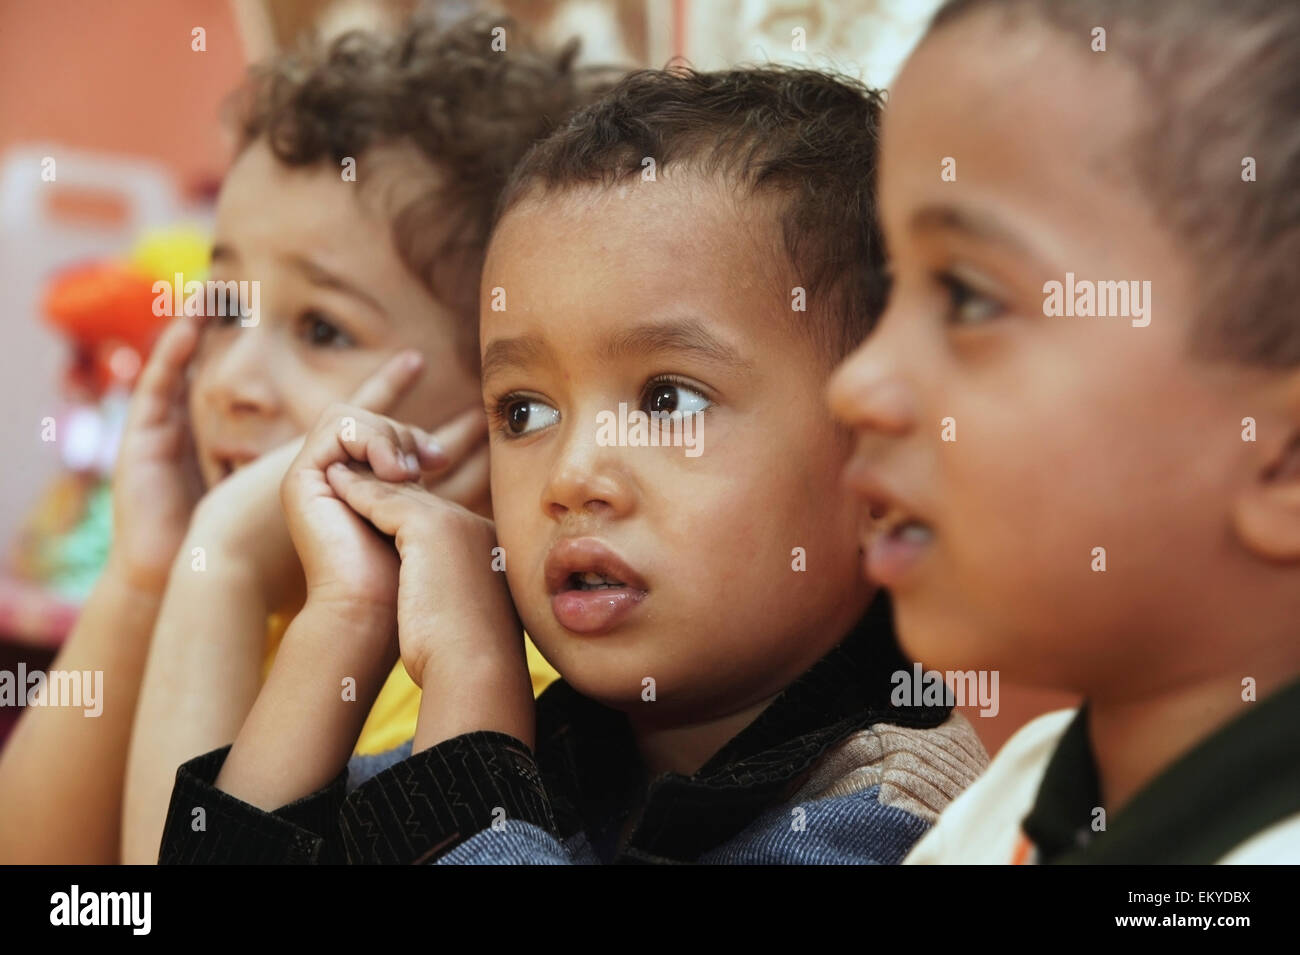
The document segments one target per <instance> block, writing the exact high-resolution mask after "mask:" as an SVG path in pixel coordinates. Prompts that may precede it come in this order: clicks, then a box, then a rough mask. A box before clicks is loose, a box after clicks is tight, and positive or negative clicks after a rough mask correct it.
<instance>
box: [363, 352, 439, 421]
mask: <svg viewBox="0 0 1300 955" xmlns="http://www.w3.org/2000/svg"><path fill="white" fill-rule="evenodd" d="M423 370H424V356H423V355H421V354H420V353H419V352H418V351H412V350H409V349H408V350H407V351H404V352H402V353H401V354H399V355H394V356H393V357H392V358H390V359H389V360H388V361H386V362H384V364H383V365H381V366H380V368H379V370H378V371H376V372H375V373H374V374H373V375H371V376H370V377H369V378H367V379H366V380H365V381H364V382H362V383H361V387H360V388H358V389H357V390H356V391H355V392H354V393H353V395H352V398H351V400H350V401H349V402H348V403H349V404H353V405H356V406H357V407H358V408H365V409H366V410H367V411H374V412H377V413H378V414H386V413H387V412H388V411H390V410H392V408H393V407H394V406H395V405H396V404H397V402H398V401H399V400H401V398H402V396H403V395H405V394H406V393H407V392H408V391H410V390H411V386H412V385H414V384H415V382H416V381H418V380H419V378H420V374H421V372H422V371H423Z"/></svg>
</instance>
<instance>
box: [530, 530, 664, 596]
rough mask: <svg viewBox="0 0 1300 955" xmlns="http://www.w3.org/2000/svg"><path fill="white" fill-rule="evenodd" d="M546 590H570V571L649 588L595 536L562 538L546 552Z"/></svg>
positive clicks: (553, 593)
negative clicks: (599, 575) (601, 576)
mask: <svg viewBox="0 0 1300 955" xmlns="http://www.w3.org/2000/svg"><path fill="white" fill-rule="evenodd" d="M544 571H545V574H546V590H547V592H548V593H550V594H551V595H552V596H554V595H555V594H558V593H560V592H562V591H564V590H568V589H569V586H568V584H569V578H570V577H571V576H572V575H573V574H585V573H593V574H601V575H603V576H605V577H611V578H613V579H614V580H620V581H622V582H623V583H624V584H626V585H627V586H628V587H631V588H632V589H633V590H649V589H650V588H649V587H647V586H646V582H645V579H644V578H643V577H642V576H641V575H640V574H638V573H637V572H636V571H635V570H633V569H632V568H631V567H630V566H629V565H628V563H627V562H626V561H625V560H623V558H621V557H619V556H618V554H616V553H614V552H613V551H612V550H610V549H609V548H608V547H606V546H605V544H604V543H602V542H601V541H599V540H597V539H596V538H594V537H563V538H561V539H560V540H558V541H556V542H555V543H554V544H552V545H551V551H550V553H549V554H547V555H546V565H545V568H544Z"/></svg>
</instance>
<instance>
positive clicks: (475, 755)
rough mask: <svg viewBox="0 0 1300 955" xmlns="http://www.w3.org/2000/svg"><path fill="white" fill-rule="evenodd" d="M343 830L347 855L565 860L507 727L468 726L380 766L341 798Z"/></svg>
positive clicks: (534, 777)
mask: <svg viewBox="0 0 1300 955" xmlns="http://www.w3.org/2000/svg"><path fill="white" fill-rule="evenodd" d="M339 830H340V836H341V839H342V842H343V849H344V851H345V852H346V854H347V857H348V861H350V862H359V863H388V864H415V863H431V862H440V861H447V862H452V861H456V862H484V863H486V862H512V863H549V864H557V863H558V864H566V863H567V862H568V861H570V860H569V858H568V856H567V854H566V853H565V850H564V848H563V846H562V845H561V843H560V840H559V833H558V831H557V829H556V825H555V819H554V815H553V812H552V809H551V803H550V799H549V797H548V796H547V794H546V790H545V787H544V786H543V785H542V780H541V773H540V772H539V771H538V768H537V763H536V761H535V760H534V758H533V754H532V752H531V751H530V750H529V749H528V747H527V746H525V745H524V744H523V743H522V742H521V741H520V740H517V739H515V738H514V737H512V736H507V735H505V734H503V733H492V732H474V733H466V734H464V735H461V736H457V737H454V738H452V739H449V740H446V741H444V742H442V743H439V744H438V745H437V746H433V747H431V748H429V749H426V750H424V751H422V752H419V753H416V754H415V755H414V756H411V757H409V758H407V759H405V760H403V761H402V762H400V763H398V764H397V765H395V766H392V767H390V768H389V769H386V770H384V771H383V772H381V773H378V774H377V775H375V776H374V777H372V778H371V779H369V780H367V781H366V782H364V783H362V784H361V785H360V786H359V787H357V789H356V790H355V791H353V792H352V793H351V795H349V796H347V798H346V799H345V800H344V802H343V807H342V811H341V813H340V818H339ZM449 855H450V857H449Z"/></svg>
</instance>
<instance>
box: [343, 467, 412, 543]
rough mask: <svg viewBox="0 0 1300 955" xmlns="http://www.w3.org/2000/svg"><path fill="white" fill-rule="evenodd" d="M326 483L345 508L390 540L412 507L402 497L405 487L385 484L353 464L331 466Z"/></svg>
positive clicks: (404, 495)
mask: <svg viewBox="0 0 1300 955" xmlns="http://www.w3.org/2000/svg"><path fill="white" fill-rule="evenodd" d="M325 479H326V480H327V481H329V484H330V488H331V489H332V490H333V491H334V493H335V494H336V495H338V497H339V499H340V500H342V501H343V503H344V504H346V505H347V506H348V507H350V508H352V510H354V511H356V512H357V513H358V514H360V515H361V516H362V517H364V518H365V519H366V520H368V521H369V522H370V523H371V524H373V525H374V526H375V528H376V529H377V530H378V531H379V532H380V533H383V534H387V535H388V536H389V537H395V536H396V535H397V532H398V530H399V529H400V528H401V526H402V521H403V518H404V516H405V515H406V513H407V510H408V508H409V507H411V506H412V505H413V504H414V503H415V502H414V501H413V500H411V499H410V498H409V497H408V496H407V495H406V494H405V486H404V485H399V484H390V483H387V482H385V481H383V480H380V479H378V475H371V474H366V473H365V472H364V471H363V470H362V469H360V468H358V467H357V466H356V465H355V464H354V465H347V464H341V463H336V464H331V465H330V466H329V467H328V468H327V469H326V470H325Z"/></svg>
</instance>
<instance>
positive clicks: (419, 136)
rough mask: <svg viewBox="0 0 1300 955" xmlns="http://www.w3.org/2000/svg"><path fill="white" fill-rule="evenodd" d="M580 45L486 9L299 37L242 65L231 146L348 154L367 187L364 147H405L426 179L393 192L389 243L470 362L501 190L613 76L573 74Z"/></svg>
mask: <svg viewBox="0 0 1300 955" xmlns="http://www.w3.org/2000/svg"><path fill="white" fill-rule="evenodd" d="M503 47H504V49H503ZM577 53H578V41H577V40H576V39H574V40H571V41H570V42H569V43H567V44H566V45H565V46H564V47H563V48H562V49H560V50H539V49H538V48H537V47H536V46H534V45H533V44H532V43H531V42H530V41H529V39H528V38H527V37H526V36H525V35H524V34H523V33H522V31H520V30H519V29H517V28H516V27H515V25H514V23H513V21H511V20H508V19H505V18H492V17H483V16H475V17H470V18H469V19H467V20H464V21H462V22H460V23H458V24H456V25H455V26H452V27H450V28H446V29H439V28H438V27H437V26H436V24H435V23H434V21H433V20H432V19H431V18H428V17H425V16H422V15H417V16H415V17H414V18H412V20H411V21H410V23H409V25H408V26H407V27H405V28H404V29H402V30H401V31H400V32H399V33H396V34H384V33H369V32H363V31H354V32H351V33H347V34H344V35H342V36H340V37H338V38H337V39H336V40H334V41H333V42H332V43H330V44H328V45H321V44H318V43H315V42H309V43H308V44H307V45H305V46H304V47H303V48H301V49H300V50H298V51H297V52H295V53H292V54H286V55H283V56H281V57H277V58H275V59H274V60H272V61H270V62H268V63H266V64H264V65H262V66H260V67H256V68H254V69H253V70H252V71H251V73H250V76H249V79H248V82H247V83H246V84H245V86H244V88H243V89H242V90H241V91H240V95H239V96H238V99H237V102H236V107H237V109H238V110H239V113H238V117H239V134H240V143H239V148H240V150H241V151H242V150H243V149H244V148H247V147H248V146H249V145H251V144H252V143H254V142H257V141H259V140H265V141H266V142H267V144H268V145H269V147H270V149H271V151H272V152H273V153H274V155H275V156H276V157H277V158H278V159H279V160H280V161H281V162H283V163H285V164H286V165H289V166H311V165H316V164H318V163H324V162H330V163H333V164H335V165H336V166H340V167H341V164H342V163H343V161H344V160H345V159H348V158H351V159H353V160H354V161H355V162H356V164H357V180H358V183H359V184H361V185H364V184H366V183H367V182H368V181H373V180H375V179H376V178H378V177H374V176H371V177H367V175H366V174H365V161H364V160H365V157H366V155H367V153H368V152H370V151H371V150H373V149H375V148H376V147H388V146H401V145H410V146H413V147H415V149H416V150H418V152H419V154H420V155H422V156H423V157H424V158H425V159H427V160H428V163H429V170H428V172H429V175H428V176H421V177H418V179H419V180H420V181H419V185H418V187H417V188H416V189H415V192H414V195H413V196H412V195H411V194H409V193H405V192H403V196H404V201H403V202H402V203H401V205H400V207H399V208H398V209H397V210H396V212H395V213H394V216H393V238H394V242H395V245H396V247H397V250H398V252H399V254H400V255H401V256H402V259H403V261H404V262H405V264H406V265H407V267H408V268H409V269H410V270H411V272H412V273H413V274H414V275H415V276H416V277H417V278H419V279H420V280H421V281H422V282H424V283H425V285H426V286H427V287H428V288H429V289H430V291H431V292H433V293H434V295H435V296H436V297H438V299H439V300H440V301H442V302H444V303H445V304H447V305H449V306H451V307H452V308H453V309H454V310H455V311H456V312H457V313H458V314H459V315H461V316H462V317H463V319H464V323H463V328H462V331H463V334H462V335H461V338H462V342H461V344H462V346H463V347H462V349H461V350H462V351H463V352H464V357H465V359H466V360H467V361H468V362H469V364H470V365H471V366H472V367H477V362H478V342H477V316H478V283H479V273H480V271H481V270H482V264H483V255H484V252H485V250H486V246H487V240H488V236H489V233H490V231H491V226H492V219H493V211H494V208H495V206H496V202H497V198H498V195H499V194H500V192H501V189H502V187H503V186H504V185H505V183H506V180H507V179H508V177H509V175H510V172H511V169H512V168H513V167H514V164H515V162H516V161H517V160H518V159H519V157H520V156H522V155H523V154H524V152H525V151H526V150H527V149H528V147H529V146H530V145H531V144H532V143H533V142H534V141H536V140H538V139H540V138H542V137H543V136H545V135H546V134H547V133H549V132H550V131H551V130H552V129H553V128H554V127H555V126H556V125H557V124H559V123H560V122H561V121H563V120H564V119H565V118H566V117H567V116H568V115H569V113H571V112H572V111H573V110H574V109H575V108H576V107H578V106H580V105H582V104H583V103H585V102H589V101H590V100H591V99H592V98H594V96H595V95H597V94H598V93H599V92H600V91H601V89H602V88H603V86H604V85H605V81H606V80H605V78H606V77H611V76H612V74H611V72H610V71H608V70H595V69H588V70H578V69H575V67H574V60H575V59H576V57H577ZM406 175H407V178H410V176H409V171H407V173H406ZM409 185H410V184H409V183H403V186H409Z"/></svg>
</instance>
